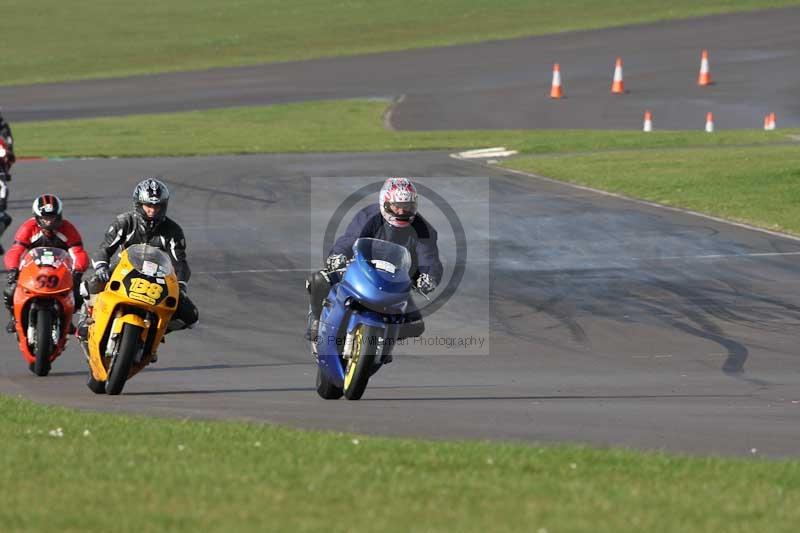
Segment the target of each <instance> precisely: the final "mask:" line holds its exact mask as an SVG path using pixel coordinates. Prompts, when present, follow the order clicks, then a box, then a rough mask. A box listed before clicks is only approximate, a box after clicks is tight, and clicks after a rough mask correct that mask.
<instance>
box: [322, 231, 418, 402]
mask: <svg viewBox="0 0 800 533" xmlns="http://www.w3.org/2000/svg"><path fill="white" fill-rule="evenodd" d="M410 267H411V256H410V255H409V253H408V250H406V249H405V248H404V247H402V246H399V245H397V244H394V243H391V242H387V241H383V240H380V239H366V238H363V239H358V240H357V241H356V242H355V244H354V245H353V259H352V260H351V261H349V262H348V265H347V267H346V268H345V269H342V270H340V271H337V272H335V273H332V274H331V275H335V276H341V280H340V281H339V282H338V283H337V284H335V285H333V287H331V290H330V292H329V293H328V297H327V298H326V299H325V301H324V302H323V307H322V315H321V316H320V323H319V332H318V334H317V338H316V340H315V342H312V351H313V352H314V356H315V359H316V362H317V393H318V394H319V395H320V396H321V397H322V398H325V399H327V400H335V399H338V398H341V397H342V395H344V397H345V398H347V399H348V400H358V399H359V398H361V396H362V395H363V394H364V390H365V389H366V388H367V382H368V381H369V378H370V376H372V375H373V374H374V373H375V372H377V371H378V369H379V368H380V367H381V365H383V364H385V363H387V362H389V361H391V354H392V349H393V347H394V345H395V344H396V342H397V340H398V338H399V336H400V332H401V327H402V326H403V324H404V323H405V322H406V320H407V316H406V310H407V307H408V302H409V296H410V293H411V289H412V284H411V278H410V276H409V273H408V271H409V268H410Z"/></svg>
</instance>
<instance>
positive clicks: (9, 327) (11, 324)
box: [6, 316, 17, 333]
mask: <svg viewBox="0 0 800 533" xmlns="http://www.w3.org/2000/svg"><path fill="white" fill-rule="evenodd" d="M16 331H17V321H16V320H15V319H14V317H13V316H12V317H11V319H10V320H9V321H8V324H6V333H16Z"/></svg>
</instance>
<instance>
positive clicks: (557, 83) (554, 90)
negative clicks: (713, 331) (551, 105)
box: [550, 63, 564, 98]
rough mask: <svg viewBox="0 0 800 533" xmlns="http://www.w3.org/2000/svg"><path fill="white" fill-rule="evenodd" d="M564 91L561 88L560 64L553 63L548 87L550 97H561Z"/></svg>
mask: <svg viewBox="0 0 800 533" xmlns="http://www.w3.org/2000/svg"><path fill="white" fill-rule="evenodd" d="M563 97H564V92H563V91H562V90H561V65H559V64H558V63H555V64H553V84H552V86H551V88H550V98H563Z"/></svg>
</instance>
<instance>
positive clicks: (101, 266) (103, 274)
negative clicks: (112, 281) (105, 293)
mask: <svg viewBox="0 0 800 533" xmlns="http://www.w3.org/2000/svg"><path fill="white" fill-rule="evenodd" d="M94 275H95V277H96V278H97V279H99V280H100V281H102V282H103V283H107V282H108V280H109V278H111V271H109V269H108V263H103V262H100V263H97V264H96V265H95V266H94Z"/></svg>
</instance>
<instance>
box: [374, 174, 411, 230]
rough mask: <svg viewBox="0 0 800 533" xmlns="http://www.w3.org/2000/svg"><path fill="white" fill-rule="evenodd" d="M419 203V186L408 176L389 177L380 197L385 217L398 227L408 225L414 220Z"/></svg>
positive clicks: (379, 200) (379, 202) (382, 212)
mask: <svg viewBox="0 0 800 533" xmlns="http://www.w3.org/2000/svg"><path fill="white" fill-rule="evenodd" d="M417 203H418V202H417V188H416V187H414V184H413V183H411V180H410V179H408V178H389V179H387V180H386V181H385V182H384V184H383V187H381V192H380V196H379V197H378V205H380V208H381V214H382V215H383V218H384V219H386V222H388V223H389V224H391V225H392V226H395V227H398V228H403V227H406V226H408V225H410V224H411V223H412V222H413V221H414V216H416V214H417Z"/></svg>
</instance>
